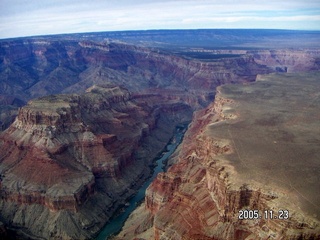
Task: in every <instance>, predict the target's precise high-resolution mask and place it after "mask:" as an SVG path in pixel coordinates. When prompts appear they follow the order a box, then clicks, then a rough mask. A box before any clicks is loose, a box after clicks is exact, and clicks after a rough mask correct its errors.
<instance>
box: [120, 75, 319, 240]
mask: <svg viewBox="0 0 320 240" xmlns="http://www.w3.org/2000/svg"><path fill="white" fill-rule="evenodd" d="M275 76H276V75H271V76H270V77H269V78H267V80H265V78H266V77H264V76H260V78H259V79H260V80H259V82H260V81H261V82H260V83H261V86H262V88H263V87H265V86H266V84H271V85H272V83H275V82H276V84H275V87H277V89H278V90H275V88H270V89H269V90H268V93H270V92H272V93H273V94H274V95H272V96H274V98H275V99H276V100H275V101H276V103H277V104H275V105H274V106H276V111H279V106H282V104H283V102H282V101H284V102H285V101H287V100H288V99H289V98H290V91H291V92H292V94H293V96H294V98H295V99H297V94H296V91H295V90H294V87H293V89H291V90H289V89H290V88H288V84H289V83H292V84H298V85H297V87H298V88H299V86H300V85H299V84H302V85H303V84H306V83H301V82H299V81H300V80H301V79H304V81H306V82H307V84H308V86H309V87H308V90H306V91H310V92H316V91H317V90H316V89H317V87H316V86H318V85H312V84H315V83H316V80H315V79H316V78H315V76H317V73H314V74H313V75H312V74H310V75H306V74H305V75H303V74H300V75H298V76H295V77H294V75H288V76H287V77H285V76H283V75H280V76H279V77H278V78H276V77H275ZM285 79H287V80H288V81H287V82H286V80H285ZM294 79H295V80H294ZM282 81H283V86H284V88H282V87H281V86H282V85H281V82H282ZM310 85H311V86H310ZM252 86H255V85H254V84H253V85H248V86H246V85H244V86H229V88H227V86H226V87H222V88H221V89H219V91H218V95H217V96H216V99H215V102H214V103H213V104H211V105H209V106H208V107H207V108H206V109H204V110H201V111H198V112H197V113H196V114H195V116H194V118H193V121H192V124H191V125H190V127H189V129H188V131H187V132H186V134H185V138H184V140H183V143H182V147H181V148H180V152H179V155H178V158H177V159H178V160H177V162H176V163H175V164H174V165H173V166H171V167H170V168H169V170H168V172H166V173H161V174H159V175H158V177H157V178H156V179H155V180H154V181H153V182H152V184H151V185H150V187H149V188H148V189H147V192H146V197H145V203H144V204H143V205H142V207H141V208H140V210H139V209H138V210H137V211H136V213H135V212H134V213H133V215H132V216H131V217H130V218H129V220H128V221H127V223H126V225H125V227H124V229H123V231H122V232H121V233H120V234H119V236H118V237H117V239H130V238H133V237H138V238H139V237H140V238H142V239H269V238H270V237H273V238H274V239H318V238H319V237H320V235H319V229H320V222H319V221H318V220H317V219H316V218H314V217H312V216H310V215H309V214H308V212H307V211H302V210H301V209H299V208H300V207H301V206H302V204H300V203H299V201H298V200H297V199H298V197H299V196H300V195H299V194H302V193H301V192H300V193H299V194H292V192H291V191H290V189H291V187H294V185H291V187H290V186H289V187H288V188H287V189H286V188H285V187H284V186H282V185H281V184H282V183H281V184H280V185H281V186H280V185H277V184H273V183H272V181H271V180H269V185H265V184H264V183H263V181H264V180H263V178H264V175H263V174H261V176H260V175H259V178H254V177H252V178H250V176H251V175H249V177H247V175H246V174H249V173H248V172H250V168H249V170H247V171H248V172H246V174H242V173H240V171H241V170H239V168H240V167H239V166H237V165H236V163H234V159H233V158H232V157H231V156H234V155H235V156H238V157H239V158H240V156H241V155H240V154H243V155H246V153H245V152H244V153H242V152H240V153H239V149H238V148H237V147H238V145H239V144H240V143H238V142H239V141H240V140H238V139H237V140H234V139H232V138H230V134H231V133H228V127H226V126H229V128H230V129H231V127H230V126H232V124H236V123H243V122H245V121H252V119H248V117H250V118H251V117H252V116H254V115H255V114H254V113H256V117H257V118H259V117H260V115H259V114H260V113H261V112H263V113H264V111H265V110H262V109H259V110H257V108H256V107H252V106H251V105H250V106H249V107H248V108H244V107H242V106H241V104H245V103H247V102H245V103H244V101H245V100H246V101H248V102H252V98H251V95H250V96H248V97H244V96H246V94H253V93H254V91H257V92H258V91H260V89H259V88H258V87H257V88H253V87H252ZM268 86H269V85H268ZM269 87H270V86H269ZM231 89H232V90H231ZM220 90H223V93H221V91H220ZM233 91H234V92H233ZM284 91H285V92H287V93H286V98H285V99H287V100H282V101H279V99H278V98H277V97H279V92H281V93H284ZM239 94H240V95H239ZM265 94H266V92H265ZM253 95H254V94H253ZM307 95H308V96H309V97H310V96H312V94H311V93H310V94H309V92H308V94H307ZM255 96H257V97H256V99H255V100H256V101H255V103H254V104H255V105H254V104H253V105H254V106H256V105H258V103H260V104H261V102H262V100H261V99H263V96H261V93H260V95H255ZM259 96H260V98H259ZM268 96H269V95H268ZM229 97H230V98H229ZM302 97H303V98H308V97H307V96H302ZM243 99H245V100H243ZM270 99H271V95H270V96H269V97H268V98H267V100H265V101H267V102H268V101H270V102H268V103H269V104H271V103H272V101H271V100H270ZM282 99H283V98H282ZM299 99H300V98H299ZM289 101H290V102H291V104H292V105H290V107H291V108H290V109H294V108H292V107H293V106H294V104H298V103H293V101H291V100H289ZM307 102H308V101H307ZM263 106H264V108H263V109H267V108H265V107H266V106H265V105H263ZM271 106H273V105H270V109H269V111H271V113H273V112H272V109H271V108H272V107H271ZM284 107H285V108H286V107H287V104H285V105H284ZM314 107H315V106H314ZM240 109H241V110H240ZM242 109H245V110H242ZM249 109H250V110H252V111H253V113H251V114H248V111H249ZM304 109H306V108H304ZM309 111H310V112H313V109H309ZM239 113H241V115H239ZM244 113H246V114H247V115H243V114H244ZM269 113H270V112H269ZM271 113H270V114H271ZM262 116H265V115H262ZM314 121H315V122H316V120H315V118H314ZM312 123H313V122H310V124H312ZM296 124H298V122H296ZM300 124H302V125H303V124H304V122H303V121H302V122H301V123H300ZM217 126H220V127H223V126H224V128H223V130H220V131H221V132H223V134H224V135H223V136H229V137H228V138H227V137H223V138H221V137H219V136H220V135H221V133H220V132H219V130H218V128H217ZM252 126H253V125H252ZM285 126H286V125H285ZM295 126H297V125H295ZM213 127H215V128H213ZM279 127H280V126H279ZM212 129H213V130H212ZM226 129H227V130H226ZM230 129H229V131H230V132H231V130H230ZM314 130H315V129H314ZM225 131H227V133H225ZM235 131H236V130H234V133H235ZM315 131H317V130H315ZM219 134H220V135H219ZM247 134H248V135H249V134H250V133H249V132H247ZM312 136H315V135H312ZM247 137H249V136H247ZM261 137H262V136H261ZM241 138H246V136H244V135H243V136H242V137H241ZM234 141H238V142H237V144H238V145H235V144H236V143H235V142H234ZM298 142H299V141H298ZM263 143H265V142H263ZM251 144H252V145H254V146H256V145H255V143H253V142H252V143H251ZM257 146H258V145H257ZM257 146H256V147H257ZM297 147H298V146H297ZM257 148H258V147H257ZM258 149H259V148H258ZM283 150H284V151H285V147H283ZM248 151H249V150H248ZM250 151H255V149H251V150H250ZM263 155H264V153H263V152H261V155H259V156H261V157H262V156H263ZM310 157H311V155H310ZM257 161H258V159H257ZM270 161H271V160H270ZM282 161H284V160H282ZM291 164H292V165H293V163H291ZM297 164H299V163H297ZM314 167H315V168H317V167H318V165H314ZM252 168H253V166H252ZM279 168H280V166H279ZM286 168H287V167H286ZM258 169H259V168H257V169H256V171H259V170H258ZM263 170H265V169H263ZM298 171H299V169H298ZM275 174H276V173H275ZM288 176H289V175H288ZM269 177H270V176H269ZM274 177H275V176H274ZM278 177H279V178H278V180H279V181H280V176H278ZM287 178H288V177H287ZM259 182H260V183H259ZM261 183H262V184H261ZM276 183H277V182H276ZM291 184H293V182H291ZM314 184H318V183H317V182H314ZM307 186H308V185H306V187H307ZM312 186H313V185H312ZM312 186H310V187H312ZM316 186H317V185H316ZM285 189H286V190H285ZM314 189H316V188H314ZM314 194H318V193H316V192H314ZM312 199H315V198H312ZM310 201H311V202H313V201H312V200H310ZM299 204H300V205H299ZM308 204H309V205H310V206H311V208H313V207H314V206H313V205H312V204H311V203H310V202H309V203H308ZM242 209H247V210H255V209H256V210H259V211H260V214H262V215H260V216H261V218H257V219H244V220H242V219H239V211H240V210H242ZM279 209H288V211H289V212H290V217H289V219H287V220H283V219H268V218H265V216H264V215H263V214H264V213H263V211H264V210H273V211H275V212H276V214H278V212H277V211H278V210H279ZM315 209H316V208H315ZM143 211H146V213H145V212H143ZM314 213H315V212H314Z"/></svg>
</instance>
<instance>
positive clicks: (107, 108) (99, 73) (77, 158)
mask: <svg viewBox="0 0 320 240" xmlns="http://www.w3.org/2000/svg"><path fill="white" fill-rule="evenodd" d="M213 32H214V31H213V30H212V31H210V30H208V31H207V34H208V36H210V38H209V37H207V38H203V39H206V41H205V42H206V43H204V42H201V41H199V42H198V45H197V44H194V42H192V38H191V39H190V42H189V43H186V41H187V40H185V42H184V43H183V44H182V45H180V46H178V45H176V41H177V39H179V38H182V37H183V36H181V34H186V35H188V36H190V35H192V31H191V32H190V31H181V32H178V33H179V34H177V33H176V32H170V31H167V32H161V31H159V32H152V33H153V34H155V35H153V37H150V36H152V34H149V33H148V32H145V33H143V34H145V35H146V36H147V35H148V34H149V35H148V36H149V37H146V36H144V35H143V34H142V35H141V34H136V33H135V34H132V33H131V34H129V33H125V32H124V33H105V34H103V33H100V34H99V33H97V34H74V35H61V36H47V37H46V36H44V37H30V38H21V39H7V40H1V41H0V49H1V51H0V121H1V133H0V174H1V179H0V180H1V185H0V193H1V200H0V221H1V222H2V223H3V226H4V230H3V231H2V230H1V232H0V234H2V235H3V236H4V235H6V236H13V237H17V236H18V237H20V238H32V239H49V238H50V239H91V238H93V237H94V236H96V235H97V234H98V233H99V231H100V230H101V228H102V227H103V226H104V224H105V223H107V222H108V221H109V220H110V219H111V218H112V216H113V215H114V214H115V212H116V211H117V209H119V208H121V207H122V206H124V205H125V204H126V201H127V199H128V198H130V197H131V196H132V195H133V194H134V193H135V192H136V190H137V188H138V187H139V186H140V185H142V183H143V182H144V181H145V180H146V179H147V178H148V177H149V176H150V174H151V171H152V170H151V169H152V168H151V166H152V165H153V159H154V158H155V157H156V156H157V154H158V153H159V152H161V151H162V150H163V148H164V146H165V145H166V144H167V143H168V141H169V140H170V138H171V137H172V134H173V132H174V129H175V127H176V126H177V125H178V124H181V123H190V122H191V123H190V127H189V130H188V131H187V133H186V136H185V139H184V140H183V143H182V144H181V145H180V146H179V147H178V149H177V151H176V153H175V154H174V155H173V158H172V159H170V160H169V162H168V167H169V166H171V167H169V170H168V172H166V173H160V174H159V175H158V177H157V178H156V179H155V180H154V181H153V183H152V184H151V186H150V187H149V188H148V190H147V192H146V198H145V202H144V203H143V204H142V205H141V206H140V207H139V208H138V209H137V211H136V212H134V213H133V215H132V217H130V218H129V220H128V223H127V225H126V226H128V224H129V225H130V224H132V222H134V224H133V225H134V227H129V228H127V227H125V228H124V230H123V232H122V233H121V234H120V235H119V238H122V239H131V238H134V237H141V238H145V239H153V238H154V239H168V238H170V239H216V238H217V239H232V237H233V238H234V239H246V238H247V239H250V237H251V238H254V237H257V236H260V237H262V238H263V237H265V236H267V235H268V234H274V236H278V235H277V234H278V233H279V231H282V230H283V228H284V227H285V226H288V229H289V230H288V231H285V232H283V236H292V238H298V237H299V236H300V235H301V236H304V237H310V238H311V237H317V236H316V235H315V234H316V230H318V225H317V224H318V222H317V221H318V220H316V219H313V218H312V217H305V218H303V217H304V216H305V215H303V214H307V213H305V212H300V211H298V210H297V211H296V213H295V214H296V215H297V217H296V216H294V217H293V218H292V220H291V219H290V221H280V220H276V221H271V220H270V221H263V220H261V221H260V222H259V223H256V222H255V221H252V220H244V221H240V220H237V219H236V215H237V213H238V211H239V210H240V209H241V208H242V207H244V206H249V207H250V209H251V208H252V209H253V208H256V207H258V206H259V208H261V207H264V208H267V209H269V208H271V206H273V205H270V202H272V203H273V201H274V202H275V203H274V204H275V205H274V206H275V208H277V207H278V205H276V204H277V199H278V198H281V197H279V196H278V195H279V194H280V195H281V194H282V193H281V191H282V190H279V189H280V188H279V186H278V185H274V186H273V185H272V187H270V189H266V188H265V187H264V186H261V185H259V184H257V185H255V184H253V183H252V181H253V182H254V183H255V182H258V180H257V179H254V178H252V179H251V175H250V177H249V175H248V176H247V175H246V174H244V175H241V174H242V173H240V172H241V171H240V170H242V168H241V166H240V167H239V169H240V170H239V169H238V168H237V167H235V166H231V164H229V163H228V164H226V162H227V161H230V160H225V159H224V160H223V161H222V160H220V158H224V157H222V156H225V155H226V156H233V155H234V154H235V152H236V150H235V144H232V141H231V140H230V139H228V140H227V139H226V136H219V137H217V136H216V137H213V136H215V135H214V134H216V133H214V132H215V131H214V130H212V129H211V128H212V127H211V126H212V124H213V125H217V126H220V125H223V124H224V123H223V122H224V121H235V122H237V121H238V120H236V119H237V118H238V116H237V114H236V113H234V112H236V110H232V108H231V107H229V104H232V103H233V102H236V100H235V99H233V97H234V96H237V93H239V94H240V96H242V95H243V94H244V93H243V92H241V91H240V89H241V86H242V87H244V86H251V84H252V83H253V82H255V81H256V79H258V82H259V81H261V79H263V78H264V76H269V75H266V74H271V75H270V76H273V75H272V73H274V72H279V73H282V72H286V73H290V74H292V76H300V79H305V78H308V76H304V75H299V73H300V72H315V73H314V75H313V78H315V79H318V72H317V70H319V69H320V61H319V59H320V50H319V49H318V48H317V47H316V46H315V45H314V38H318V37H319V36H318V35H317V34H316V33H308V34H311V35H312V37H310V39H309V41H304V42H303V45H304V46H307V47H308V48H296V44H297V42H293V41H291V42H290V41H289V42H288V48H280V47H278V48H274V49H272V48H270V46H269V45H264V44H265V43H264V41H265V40H266V39H267V38H266V37H261V34H263V33H259V34H257V35H254V33H255V32H253V33H252V35H251V36H248V37H246V32H241V31H240V32H236V33H235V32H232V31H231V32H229V33H228V34H229V35H228V34H227V33H220V32H219V33H217V34H218V35H219V34H220V35H219V36H220V37H219V38H217V40H216V42H214V41H213V40H212V39H211V37H212V36H213V35H212V34H213ZM112 34H114V35H113V37H118V39H116V38H115V39H111V37H112ZM170 34H171V35H170ZM176 34H177V35H178V37H177V35H176ZM232 34H233V35H232ZM237 34H238V35H237ZM281 34H282V35H281V37H279V36H280V35H275V37H274V40H279V41H280V40H281V39H282V40H283V39H286V38H287V37H283V36H287V35H286V34H289V33H286V32H284V33H281ZM290 34H291V33H290ZM290 34H289V35H290ZM294 34H295V35H298V37H297V39H300V38H303V34H307V33H303V34H301V35H299V34H297V33H294ZM267 35H268V38H270V36H271V35H270V33H268V34H267ZM289 35H288V36H289ZM155 36H158V37H159V38H160V39H161V40H162V42H160V43H159V42H156V41H155V40H154V37H155ZM221 36H224V37H221ZM232 36H233V37H232ZM290 36H291V35H290ZM141 37H142V38H143V37H144V38H145V40H146V41H142V40H141ZM194 37H195V36H194ZM202 37H203V36H202ZM230 39H233V40H230ZM239 39H240V40H241V41H240V40H239ZM253 39H254V43H253ZM259 39H260V40H263V41H262V43H260V45H259ZM126 41H127V42H126ZM210 41H213V43H212V42H210ZM208 42H210V43H208ZM153 43H154V44H153ZM250 43H251V44H252V46H253V47H254V49H252V48H250V47H248V44H250ZM208 44H209V45H210V46H211V47H210V48H208ZM215 44H216V45H217V46H216V48H215ZM224 44H226V46H228V47H229V48H228V49H226V48H221V46H224ZM290 44H291V45H290ZM191 53H192V54H191ZM194 53H196V54H194ZM203 53H205V54H203ZM257 76H258V77H257ZM289 76H291V75H289ZM309 78H311V77H309ZM276 81H278V80H276ZM316 83H317V82H316ZM224 84H243V85H231V86H236V87H235V88H237V89H239V90H237V91H236V90H234V92H235V93H234V96H232V97H231V98H228V97H225V96H224V95H223V93H222V92H223V89H224V88H223V87H222V88H220V87H219V86H221V85H224ZM313 84H314V83H313ZM252 86H254V85H252ZM314 86H315V89H317V88H316V87H317V86H318V85H316V84H315V85H314ZM217 87H218V92H217V90H216V89H217ZM281 87H282V88H281V89H283V88H284V87H283V86H281ZM253 88H254V87H253ZM252 91H254V90H252ZM216 93H217V95H216ZM314 94H316V93H311V92H310V93H309V92H307V95H308V96H309V95H310V96H311V95H312V96H313V95H314ZM258 97H259V95H258V96H257V95H255V96H253V97H252V99H258ZM267 97H269V98H272V94H271V95H270V96H266V98H267ZM234 98H236V97H234ZM306 99H307V96H306ZM315 99H316V97H315ZM294 101H296V100H294ZM226 106H228V107H226ZM302 107H304V109H306V111H307V110H310V109H308V107H306V106H302ZM256 108H259V107H256ZM226 109H227V110H226ZM241 115H245V113H241ZM315 118H316V116H315ZM257 121H258V120H257ZM263 121H264V120H263V119H262V120H260V122H261V124H260V125H263V123H264V122H263ZM270 121H271V120H270ZM258 122H259V121H258ZM257 124H258V123H257ZM315 124H316V123H315ZM260 125H259V126H260ZM263 126H264V125H263ZM222 129H223V128H222ZM217 131H218V132H219V131H222V130H217ZM288 134H289V133H287V132H283V138H290V136H291V135H290V134H289V135H290V136H289V135H288ZM301 134H302V133H301ZM245 135H246V133H243V136H245ZM311 140H312V139H311ZM313 140H314V141H316V137H315V138H314V139H313ZM313 140H312V141H313ZM230 141H231V142H230ZM239 141H240V140H239ZM248 144H249V143H248ZM249 145H250V144H249ZM237 146H238V145H237ZM237 146H236V147H237ZM253 149H254V148H253ZM310 151H311V150H310ZM313 151H315V150H314V149H313V150H312V151H311V152H313ZM254 157H257V156H254ZM250 164H251V163H250ZM242 167H243V166H242ZM270 168H271V167H270ZM250 174H251V173H250ZM253 175H254V174H253ZM244 176H246V177H247V178H248V181H246V180H247V179H246V178H245V177H244ZM314 176H316V174H314ZM239 178H240V179H243V180H242V181H238V179H239ZM310 179H313V178H312V174H310ZM312 182H314V181H313V180H312ZM282 187H283V186H282ZM286 187H287V185H286V186H285V187H284V188H286ZM295 187H296V186H295ZM310 189H311V188H310ZM277 191H279V192H280V193H278V192H277ZM309 191H311V190H309ZM312 191H313V190H312ZM281 196H282V195H281ZM293 196H294V195H293ZM281 199H282V198H281ZM308 199H309V198H308ZM286 206H288V207H287V208H289V207H292V206H291V205H290V204H289V203H288V205H286ZM299 206H300V205H299ZM304 206H305V208H307V209H308V208H309V209H312V208H310V206H308V204H306V205H304ZM292 208H293V207H292ZM305 208H304V210H305ZM277 210H278V209H277ZM294 212H295V211H294V210H292V209H291V208H290V213H294ZM306 212H308V210H306ZM300 214H301V216H300ZM308 214H309V213H308ZM171 215H172V218H168V216H171ZM135 216H136V218H137V219H139V221H138V222H140V223H141V224H140V225H136V223H137V220H136V218H134V217H135ZM188 219H199V221H197V222H195V223H193V222H194V221H191V220H190V221H189V220H188ZM190 224H191V226H190ZM193 224H196V225H193ZM297 229H298V230H297ZM189 230H190V231H189ZM132 231H133V232H132ZM296 231H297V233H296ZM261 234H262V235H261ZM290 234H291V235H290ZM299 234H300V235H299ZM150 236H152V237H150Z"/></svg>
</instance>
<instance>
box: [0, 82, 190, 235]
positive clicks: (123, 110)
mask: <svg viewBox="0 0 320 240" xmlns="http://www.w3.org/2000/svg"><path fill="white" fill-rule="evenodd" d="M150 96H151V95H150V94H149V95H147V97H146V98H144V97H140V98H139V97H136V98H135V97H132V96H131V94H130V93H129V92H128V90H126V89H123V88H120V87H101V86H93V87H91V88H90V89H88V91H87V93H85V94H83V95H52V96H48V97H43V98H39V99H36V100H32V101H30V102H29V103H28V105H27V106H25V107H23V108H21V109H20V110H19V113H18V116H17V118H16V120H15V121H14V123H13V124H12V125H11V126H10V127H9V128H8V129H7V130H6V131H4V132H3V133H2V134H1V136H0V146H1V148H0V149H1V150H0V170H1V188H0V194H1V199H2V200H1V201H0V208H1V215H2V217H3V218H5V219H6V221H5V223H6V224H9V225H11V227H14V228H20V227H23V228H27V229H28V231H29V232H30V233H32V234H33V235H35V236H42V237H45V238H47V237H48V236H50V235H52V236H55V237H63V236H64V235H63V234H65V233H61V232H60V233H56V232H52V231H49V230H44V229H42V230H41V229H40V228H41V227H40V226H41V224H42V223H41V220H40V219H39V220H36V221H35V223H32V222H34V220H32V214H29V213H21V211H22V210H21V209H25V208H26V209H31V208H33V207H36V208H37V209H38V211H39V212H41V214H46V212H51V215H52V216H51V217H49V218H48V219H47V220H46V221H47V222H46V223H43V224H45V225H46V224H52V221H54V220H55V218H57V216H60V215H61V214H62V212H64V211H67V212H68V214H71V215H70V216H72V218H74V219H75V220H74V223H75V226H72V227H71V228H72V230H71V229H69V230H68V231H69V233H68V234H66V236H68V237H71V238H78V237H79V236H81V238H85V237H86V236H87V237H88V236H92V235H93V234H95V233H96V232H97V231H98V230H99V228H100V227H101V226H102V225H103V224H104V223H105V222H106V221H107V220H108V218H109V217H110V216H111V215H112V213H113V212H114V211H115V209H116V208H117V206H119V205H120V204H121V203H123V202H124V200H125V199H126V198H127V197H128V196H130V195H131V194H133V190H132V189H131V188H134V185H136V184H139V181H141V180H143V179H145V178H146V177H147V176H148V165H149V164H150V161H151V160H152V158H153V157H155V155H156V154H157V152H158V151H160V150H162V148H163V146H164V145H165V144H166V141H168V140H169V138H170V136H171V131H172V130H173V128H174V126H175V124H176V123H178V122H180V121H187V120H188V119H190V117H191V108H190V106H188V105H186V104H184V103H183V102H182V100H181V99H180V98H179V97H178V96H177V97H176V98H175V99H174V98H173V96H170V94H168V96H163V95H161V97H159V96H158V97H153V96H152V97H150ZM156 96H157V95H156ZM169 98H170V99H171V100H170V101H166V100H167V99H169ZM194 105H196V101H195V102H194ZM164 123H165V124H166V128H167V129H166V130H165V131H164V132H163V133H162V134H161V135H160V136H157V134H156V133H154V131H159V129H161V126H159V125H161V124H164ZM166 131H167V132H166ZM153 135H154V136H153ZM158 139H159V140H158ZM146 141H147V142H148V144H151V146H148V145H146V144H145V143H146ZM161 141H163V142H161ZM146 155H148V156H149V158H147V157H146ZM133 166H134V167H133ZM132 167H133V169H130V168H132ZM140 178H141V180H140ZM103 197H104V198H105V200H104V201H102V199H103ZM99 198H100V199H99ZM97 199H99V200H97ZM96 201H98V205H101V207H95V209H96V210H95V211H92V212H91V213H90V214H89V213H87V215H88V216H83V214H84V213H85V212H86V211H88V209H92V208H93V207H92V206H91V205H92V204H94V203H95V202H96ZM13 204H15V205H14V206H16V207H13ZM88 205H89V206H88ZM43 208H44V209H46V210H43ZM4 209H7V210H4ZM9 209H10V210H9ZM40 209H42V210H40ZM99 211H103V212H104V213H103V214H101V213H100V214H99ZM30 213H31V212H30ZM19 214H22V215H23V216H19V217H18V215H19ZM14 219H15V220H16V221H17V223H10V221H13V220H14ZM23 219H28V221H27V220H26V221H25V222H23ZM82 219H85V221H89V222H90V221H93V223H90V224H92V225H93V226H94V228H93V229H92V230H89V231H88V230H87V229H85V228H83V227H81V226H82V224H83V223H82V221H83V220H82ZM88 219H89V220H88ZM90 219H91V220H90ZM21 221H22V222H21ZM64 221H66V219H65V218H62V219H61V220H59V221H58V226H60V227H59V231H66V228H67V227H68V226H67V225H66V226H64V225H63V222H64ZM56 224H57V223H56ZM61 224H62V225H61ZM69 227H70V226H69ZM78 228H80V229H82V230H81V231H80V230H75V229H78ZM61 234H62V235H61ZM77 234H80V235H77Z"/></svg>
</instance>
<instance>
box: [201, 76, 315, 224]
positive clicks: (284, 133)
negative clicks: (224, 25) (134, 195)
mask: <svg viewBox="0 0 320 240" xmlns="http://www.w3.org/2000/svg"><path fill="white" fill-rule="evenodd" d="M220 96H221V97H222V98H226V99H231V100H232V103H226V104H225V105H224V107H223V108H224V111H223V112H224V114H225V115H228V114H232V115H235V116H237V117H236V118H235V119H228V120H226V121H223V122H220V123H213V124H211V125H210V127H209V128H208V132H207V133H208V134H210V136H212V137H214V138H217V139H226V140H228V141H229V143H230V144H231V146H232V149H233V153H232V154H225V155H223V156H221V157H219V158H220V160H221V161H223V162H225V163H228V164H229V165H230V166H232V169H234V171H235V173H236V175H237V177H236V179H233V180H232V182H233V183H235V182H237V181H238V182H239V183H240V184H244V183H248V184H249V185H250V184H252V185H253V186H254V185H255V184H256V186H258V188H261V189H263V188H266V189H269V190H270V189H273V190H274V191H275V192H277V191H278V190H279V191H281V192H282V193H284V194H283V195H284V196H286V197H287V201H285V202H289V203H290V202H295V201H296V202H297V205H296V206H297V208H300V207H301V209H302V210H303V211H304V212H307V213H308V214H309V215H311V216H313V217H316V218H317V219H318V220H319V219H320V72H310V73H298V74H270V75H263V76H258V80H257V82H254V83H250V84H247V85H225V86H222V87H221V88H220ZM279 200H280V199H279ZM285 202H283V204H284V205H283V206H282V207H283V208H285V207H286V206H285Z"/></svg>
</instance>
